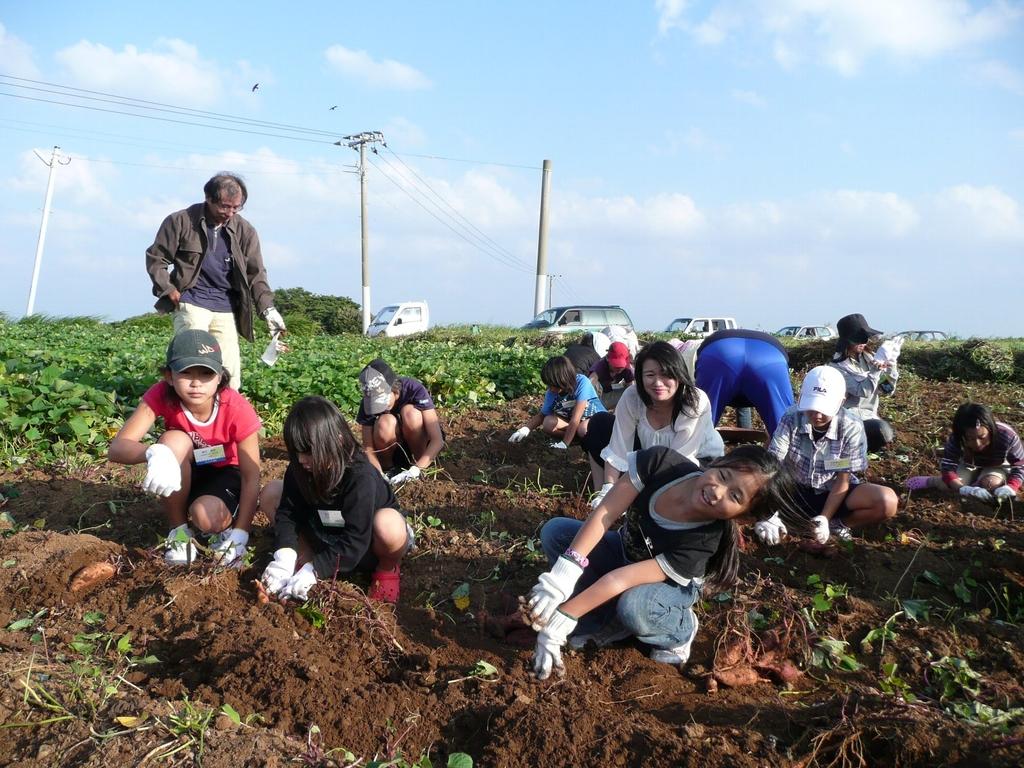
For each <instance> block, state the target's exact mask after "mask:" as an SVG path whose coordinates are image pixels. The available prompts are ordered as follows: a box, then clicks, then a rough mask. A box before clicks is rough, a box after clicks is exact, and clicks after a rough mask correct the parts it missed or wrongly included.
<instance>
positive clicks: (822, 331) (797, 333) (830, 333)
mask: <svg viewBox="0 0 1024 768" xmlns="http://www.w3.org/2000/svg"><path fill="white" fill-rule="evenodd" d="M775 335H776V336H784V337H788V338H793V339H835V338H838V336H839V334H838V333H836V331H835V329H834V328H832V327H831V326H829V325H786V326H783V327H782V328H779V330H777V331H776V332H775Z"/></svg>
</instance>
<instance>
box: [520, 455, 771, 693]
mask: <svg viewBox="0 0 1024 768" xmlns="http://www.w3.org/2000/svg"><path fill="white" fill-rule="evenodd" d="M628 461H629V467H628V470H627V471H626V472H625V473H624V474H623V475H622V477H621V478H619V480H618V481H617V482H616V483H615V486H614V487H613V488H612V489H611V491H609V493H608V494H607V495H606V496H605V497H604V499H603V500H602V501H601V503H600V504H599V505H598V507H597V508H596V509H595V510H594V511H593V512H592V513H591V514H590V516H589V517H588V518H587V520H586V522H580V521H579V520H572V519H569V518H555V519H554V520H550V521H548V522H547V523H546V524H545V525H544V528H543V529H542V530H541V543H542V544H543V546H544V551H545V553H546V554H547V556H548V560H549V561H550V562H551V570H550V571H549V572H547V573H545V574H542V575H541V577H540V579H539V580H538V582H537V585H536V586H535V587H534V588H533V590H532V592H531V593H530V597H529V601H528V603H527V609H528V612H529V615H530V619H531V621H532V623H533V626H534V628H535V629H538V630H539V631H540V634H539V635H538V637H537V647H536V651H535V654H534V661H533V669H534V673H535V674H536V676H537V678H538V679H540V680H544V679H546V678H547V677H548V676H549V675H550V674H551V671H552V669H555V670H558V671H559V673H560V674H561V673H562V671H563V669H564V667H563V664H562V646H563V645H564V644H565V643H566V640H568V639H570V635H571V636H572V638H571V643H572V645H573V646H574V647H582V646H583V645H584V644H585V643H586V642H587V641H588V640H590V641H593V642H596V643H598V644H606V643H609V642H613V641H614V640H617V639H621V638H623V637H628V636H630V635H633V636H635V637H636V638H637V639H638V640H640V641H642V642H644V643H647V644H648V645H650V646H652V647H653V650H652V652H651V658H652V659H654V660H656V661H661V662H665V663H669V664H677V665H678V664H683V663H685V662H686V660H687V659H688V658H689V655H690V645H691V644H692V643H693V638H694V636H695V635H696V633H697V617H696V615H695V614H694V612H693V608H692V606H693V604H694V603H695V602H697V600H699V599H700V594H701V589H702V588H703V586H704V583H705V579H707V581H708V582H711V583H713V584H714V585H715V586H716V587H719V588H721V587H726V586H728V585H730V584H732V583H733V582H735V580H736V576H737V571H738V568H739V559H738V557H739V556H738V546H737V537H738V533H737V528H736V523H735V519H736V518H737V517H739V516H741V515H744V514H747V513H750V514H753V515H754V516H755V517H757V518H758V519H762V518H766V517H768V516H769V515H770V514H771V512H772V509H773V508H774V509H777V508H779V507H780V506H782V504H783V501H782V500H783V499H785V498H787V497H788V495H789V490H788V479H787V476H786V474H785V472H784V471H783V470H782V468H781V466H780V464H779V462H778V461H777V460H776V459H775V458H774V457H773V456H771V455H770V454H769V453H768V452H767V451H766V450H764V449H763V448H761V447H759V446H749V445H748V446H742V447H740V448H737V449H736V450H735V451H733V452H732V453H730V454H728V455H726V456H723V457H721V458H718V459H715V461H714V462H712V464H711V465H710V466H709V467H708V468H707V469H704V470H702V469H700V468H699V467H698V466H697V465H696V464H694V463H692V462H690V461H688V460H686V459H684V458H683V457H682V456H680V455H679V454H678V453H676V452H675V451H673V450H671V449H669V448H665V447H661V446H658V447H654V448H648V449H645V450H642V451H638V452H636V453H631V454H629V459H628ZM623 515H625V516H626V519H625V522H624V523H623V525H622V526H621V528H619V529H618V530H615V531H612V530H611V528H612V526H613V525H614V523H615V522H616V521H617V520H618V519H619V518H620V517H622V516H623Z"/></svg>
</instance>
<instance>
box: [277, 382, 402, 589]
mask: <svg viewBox="0 0 1024 768" xmlns="http://www.w3.org/2000/svg"><path fill="white" fill-rule="evenodd" d="M284 442H285V445H286V446H287V448H288V459H289V463H288V469H287V470H286V471H285V475H284V481H280V480H275V481H273V482H271V483H269V484H268V485H267V487H266V488H265V489H264V490H263V493H262V494H261V495H260V507H261V509H262V510H263V512H264V514H266V515H267V517H268V518H269V519H270V521H271V523H273V525H274V534H275V539H276V542H275V547H276V551H275V552H274V560H273V562H271V563H270V565H268V566H267V568H266V570H265V571H264V572H263V577H262V579H261V581H262V584H263V586H264V588H265V589H266V591H267V592H269V593H270V594H272V595H277V596H278V597H291V598H294V599H299V600H305V599H306V598H307V596H308V594H309V590H310V589H311V588H312V587H313V585H315V584H316V582H317V579H330V578H334V577H336V576H337V575H338V574H345V573H349V572H351V571H355V570H359V571H371V572H372V574H373V575H372V577H371V581H370V589H369V591H368V593H367V594H368V595H369V597H370V598H372V599H375V600H383V601H385V602H389V603H395V602H398V593H399V565H400V563H401V561H402V558H403V557H404V556H405V554H406V553H407V552H408V551H409V550H410V549H412V547H413V543H414V537H413V531H412V527H411V526H410V525H409V524H408V523H407V522H406V519H405V516H404V515H403V514H402V512H401V511H400V510H399V509H398V502H397V500H396V499H395V494H394V491H393V490H392V488H391V486H390V485H389V484H388V481H387V480H385V479H384V477H383V475H381V473H380V472H379V471H378V470H377V469H376V468H375V467H374V466H373V465H372V464H370V462H369V461H368V460H367V458H366V454H365V453H363V451H362V450H361V449H360V447H359V444H358V443H356V440H355V438H354V437H353V435H352V431H351V430H350V429H349V426H348V423H347V422H346V421H345V417H344V416H342V415H341V412H340V411H339V410H338V409H337V408H336V407H335V405H334V404H333V403H332V402H330V401H329V400H326V399H324V398H322V397H305V398H303V399H302V400H299V402H297V403H296V404H295V405H294V406H293V407H292V410H291V412H290V413H289V414H288V418H286V419H285V422H284Z"/></svg>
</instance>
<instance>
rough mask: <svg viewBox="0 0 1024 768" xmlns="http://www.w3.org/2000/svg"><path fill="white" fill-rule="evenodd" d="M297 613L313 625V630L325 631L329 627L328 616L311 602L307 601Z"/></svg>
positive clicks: (296, 610) (297, 609)
mask: <svg viewBox="0 0 1024 768" xmlns="http://www.w3.org/2000/svg"><path fill="white" fill-rule="evenodd" d="M295 612H296V613H297V614H298V615H299V616H301V617H302V618H304V619H305V620H306V621H308V622H309V623H310V624H312V625H313V629H323V628H324V627H326V626H327V616H326V615H325V614H324V612H323V611H322V610H321V609H320V607H319V606H317V605H316V604H315V603H313V602H311V601H307V602H305V603H303V604H302V605H300V606H299V607H298V608H296V609H295Z"/></svg>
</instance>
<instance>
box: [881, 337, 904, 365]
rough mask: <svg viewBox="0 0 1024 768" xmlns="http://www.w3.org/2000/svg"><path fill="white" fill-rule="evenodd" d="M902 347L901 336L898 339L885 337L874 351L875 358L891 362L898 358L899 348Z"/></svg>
mask: <svg viewBox="0 0 1024 768" xmlns="http://www.w3.org/2000/svg"><path fill="white" fill-rule="evenodd" d="M902 349H903V337H902V336H901V337H900V338H898V339H887V340H886V341H883V342H882V346H880V347H879V348H878V351H877V352H875V360H877V361H878V362H880V363H893V364H895V363H896V361H897V360H898V359H899V356H900V350H902Z"/></svg>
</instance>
